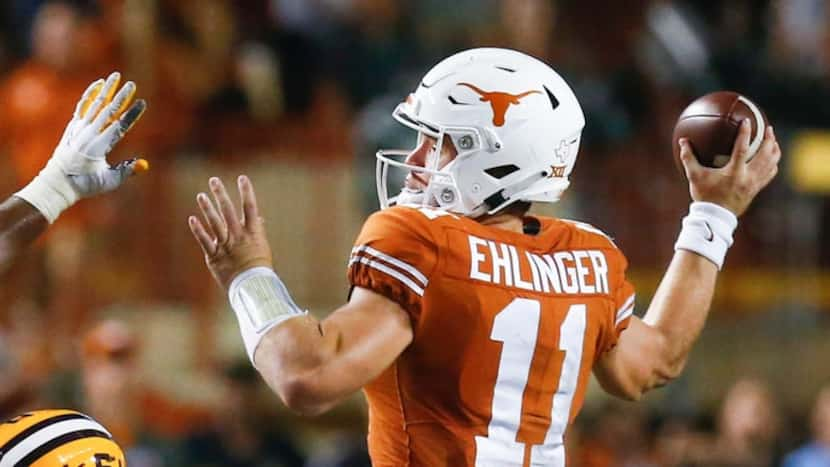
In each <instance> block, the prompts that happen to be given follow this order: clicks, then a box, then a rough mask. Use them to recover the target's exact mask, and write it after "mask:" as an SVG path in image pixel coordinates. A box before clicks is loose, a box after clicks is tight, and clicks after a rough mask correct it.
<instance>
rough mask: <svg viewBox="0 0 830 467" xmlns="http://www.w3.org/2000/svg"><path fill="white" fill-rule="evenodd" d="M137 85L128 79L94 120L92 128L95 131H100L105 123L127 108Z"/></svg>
mask: <svg viewBox="0 0 830 467" xmlns="http://www.w3.org/2000/svg"><path fill="white" fill-rule="evenodd" d="M135 91H136V87H135V83H133V82H132V81H127V83H126V84H124V86H122V87H121V90H120V91H118V94H116V95H115V97H114V98H113V99H112V101H111V102H109V103H108V104H107V105H106V107H104V110H102V111H101V112H100V113H99V114H98V116H97V117H95V120H94V121H93V122H92V128H93V131H95V132H100V131H101V130H102V129H103V128H104V126H105V125H107V124H108V123H109V122H111V121H113V120H115V118H116V117H117V116H118V115H119V114H120V113H121V112H123V111H124V109H126V108H127V105H128V104H129V103H130V101H131V100H132V99H133V96H134V95H135Z"/></svg>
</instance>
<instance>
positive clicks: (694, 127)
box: [672, 91, 769, 177]
mask: <svg viewBox="0 0 830 467" xmlns="http://www.w3.org/2000/svg"><path fill="white" fill-rule="evenodd" d="M745 118H748V119H749V121H750V122H751V124H752V134H751V136H750V139H749V143H750V144H749V149H750V158H751V157H752V156H754V155H755V152H756V151H757V150H758V148H759V147H760V146H761V141H763V139H764V130H765V129H766V127H767V125H768V124H769V122H768V121H767V117H766V115H764V111H763V110H761V108H760V107H759V106H758V105H756V104H755V103H754V102H752V101H751V100H749V99H748V98H747V97H745V96H742V95H741V94H738V93H737V92H732V91H718V92H713V93H711V94H706V95H705V96H703V97H700V98H698V99H697V100H695V101H694V102H692V103H691V104H689V106H688V107H686V109H685V110H684V111H683V113H681V114H680V117H679V118H678V119H677V124H676V125H675V126H674V134H673V135H672V150H673V151H674V162H675V164H677V169H678V170H680V173H681V174H682V175H683V176H684V177H685V171H684V170H683V164H682V163H681V162H680V145H679V144H678V140H679V139H680V138H688V139H689V143H691V145H692V149H693V150H694V153H695V155H696V156H697V160H698V161H699V162H700V164H701V165H705V166H707V167H723V166H724V165H726V164H727V163H728V162H729V158H730V157H731V156H730V155H731V154H732V146H733V145H734V144H735V138H736V137H737V136H738V127H739V125H740V124H741V121H742V120H743V119H745Z"/></svg>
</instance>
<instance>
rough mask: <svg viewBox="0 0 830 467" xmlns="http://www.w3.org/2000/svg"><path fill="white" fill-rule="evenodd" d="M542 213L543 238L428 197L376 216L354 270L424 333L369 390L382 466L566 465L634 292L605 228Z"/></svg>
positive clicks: (360, 243) (374, 452)
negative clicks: (572, 430)
mask: <svg viewBox="0 0 830 467" xmlns="http://www.w3.org/2000/svg"><path fill="white" fill-rule="evenodd" d="M536 220H537V221H538V222H539V224H540V229H539V232H538V233H537V234H536V235H528V234H519V233H514V232H509V231H506V230H503V229H498V228H493V227H487V226H484V225H481V224H479V223H478V222H476V221H474V220H472V219H469V218H465V217H461V216H455V215H452V214H448V213H446V212H444V211H439V210H433V209H428V208H421V209H417V208H411V207H403V206H399V207H394V208H390V209H386V210H384V211H380V212H378V213H375V214H374V215H372V216H371V217H370V218H369V219H368V220H367V221H366V224H365V225H364V226H363V230H362V231H361V233H360V235H359V237H358V239H357V242H356V245H355V247H354V249H353V250H352V256H351V259H350V261H349V280H350V282H351V284H352V285H353V286H357V287H364V288H367V289H371V290H373V291H375V292H377V293H380V294H382V295H384V296H386V297H388V298H390V299H392V300H394V301H395V302H397V303H399V304H400V305H401V306H402V307H403V308H404V309H405V310H406V311H407V312H408V313H409V315H410V317H411V320H412V328H413V331H414V340H413V342H412V344H411V345H410V346H409V347H408V348H407V349H406V350H405V351H404V352H403V353H402V354H401V355H400V357H399V358H398V359H397V360H396V361H395V363H394V364H393V365H392V366H391V367H390V368H388V369H387V370H386V371H385V372H384V373H382V374H381V376H379V377H378V378H377V379H376V380H375V381H373V382H372V383H370V384H369V385H367V386H366V388H365V393H366V397H367V399H368V402H369V451H370V454H371V457H372V462H373V465H374V466H395V467H401V466H412V467H420V466H429V467H437V466H453V467H458V466H522V465H534V466H536V465H539V466H541V465H545V466H564V465H565V453H564V446H563V435H564V433H565V429H566V427H567V426H568V425H569V424H570V422H571V420H573V418H574V417H575V416H576V413H577V412H578V411H579V409H580V407H581V406H582V403H583V399H584V397H585V389H586V387H587V385H588V380H589V376H590V373H591V368H592V366H593V364H594V362H595V361H596V360H597V358H598V357H599V356H600V355H602V354H603V352H605V351H607V350H609V349H610V348H611V347H613V346H614V345H615V344H616V342H617V339H618V337H619V334H620V332H621V331H622V330H623V329H624V328H625V327H626V326H627V325H628V322H629V320H630V317H631V313H632V311H633V309H634V291H633V288H632V286H631V285H630V284H629V283H628V282H627V281H626V279H625V268H626V260H625V257H624V256H623V255H622V253H621V252H620V251H619V250H618V249H617V248H616V246H615V245H614V243H613V242H612V241H611V240H610V239H609V238H608V237H606V236H605V235H604V234H603V233H602V232H600V231H598V230H596V229H594V228H593V227H591V226H589V225H587V224H581V223H576V222H570V221H564V220H558V219H551V218H542V217H536Z"/></svg>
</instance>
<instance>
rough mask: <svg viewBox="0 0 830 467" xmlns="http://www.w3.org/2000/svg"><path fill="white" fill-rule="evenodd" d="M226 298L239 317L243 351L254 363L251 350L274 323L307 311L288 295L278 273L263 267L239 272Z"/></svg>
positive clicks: (237, 317) (302, 314)
mask: <svg viewBox="0 0 830 467" xmlns="http://www.w3.org/2000/svg"><path fill="white" fill-rule="evenodd" d="M228 299H229V300H230V302H231V307H232V308H233V311H234V312H235V313H236V319H237V321H239V331H240V332H241V333H242V340H243V342H244V343H245V351H246V352H247V353H248V358H250V359H251V363H254V366H256V363H255V362H254V353H255V352H256V349H257V347H258V346H259V343H260V341H261V340H262V338H263V336H265V334H267V333H268V331H270V330H271V329H272V328H273V327H274V326H276V325H278V324H280V323H282V322H284V321H286V320H288V319H291V318H296V317H297V316H305V314H306V312H304V311H303V310H301V309H300V307H298V306H297V305H296V304H295V303H294V300H292V299H291V295H289V293H288V289H286V287H285V284H283V283H282V281H281V280H280V278H279V276H277V273H276V272H274V270H273V269H271V268H266V267H256V268H251V269H248V270H246V271H244V272H242V273H240V274H238V275H237V276H236V277H235V278H234V279H233V281H232V282H231V286H230V287H229V288H228Z"/></svg>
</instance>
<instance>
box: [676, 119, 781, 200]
mask: <svg viewBox="0 0 830 467" xmlns="http://www.w3.org/2000/svg"><path fill="white" fill-rule="evenodd" d="M751 133H752V126H751V124H750V122H749V119H745V120H744V121H743V122H741V126H740V128H739V129H738V137H737V138H736V140H735V145H734V147H733V149H732V157H731V158H730V160H729V163H728V164H726V165H725V166H723V167H721V168H718V169H714V168H708V167H704V166H702V165H700V163H698V161H697V158H696V157H695V155H694V153H693V152H692V148H691V145H689V142H688V141H687V140H686V139H685V138H681V140H680V160H681V161H682V162H683V167H684V168H685V170H686V177H687V179H688V180H689V191H690V193H691V195H692V199H693V200H694V201H708V202H710V203H714V204H717V205H719V206H722V207H724V208H726V209H728V210H730V211H732V213H733V214H735V216H740V215H741V214H743V213H744V211H746V209H747V208H748V207H749V204H750V203H751V202H752V200H753V199H754V198H755V196H756V195H757V194H758V192H760V191H761V190H762V189H763V188H764V187H765V186H767V185H768V184H769V182H770V181H772V179H773V178H774V177H775V174H777V173H778V161H779V160H780V159H781V147H780V146H779V145H778V141H777V140H776V138H775V133H774V132H773V129H772V126H768V127H767V128H766V130H765V132H764V140H763V142H762V143H761V146H760V147H759V148H758V151H757V152H756V153H755V155H754V156H753V155H752V154H750V152H749V141H750V136H751Z"/></svg>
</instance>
